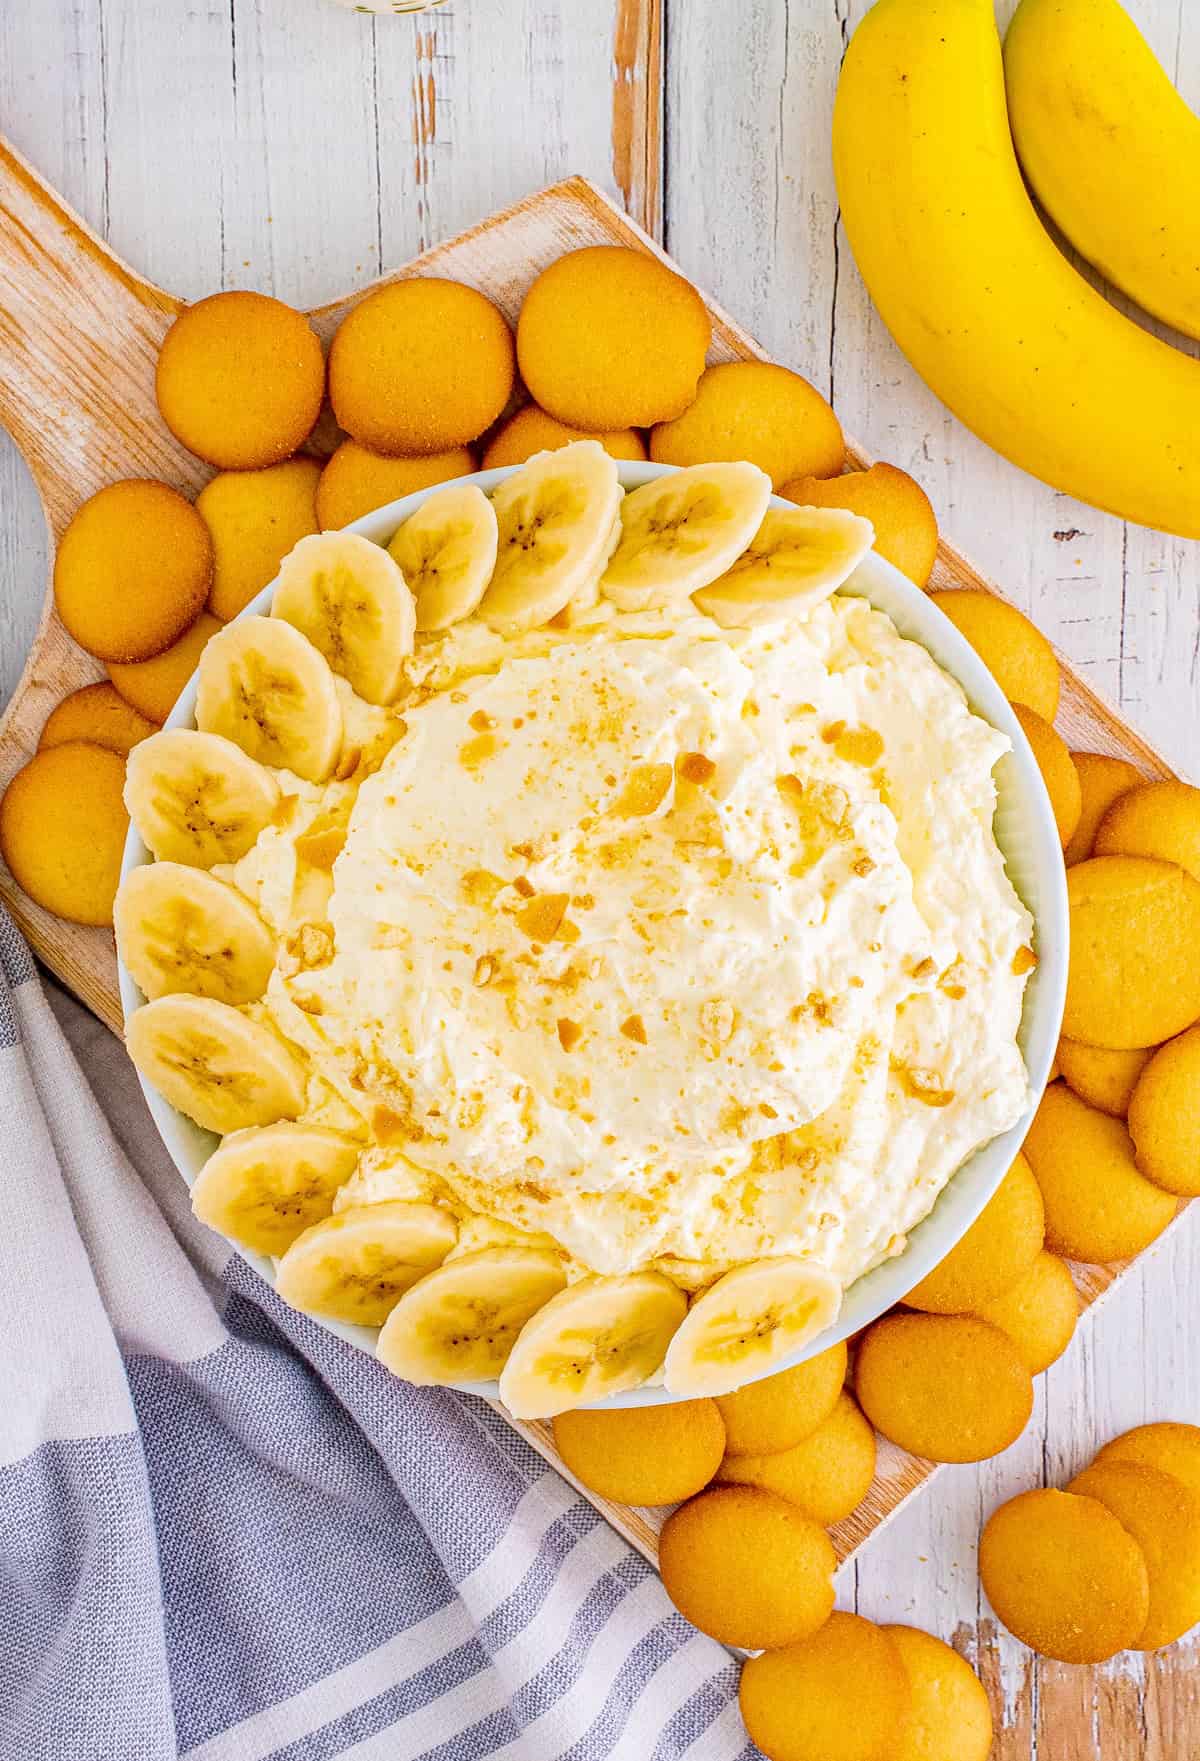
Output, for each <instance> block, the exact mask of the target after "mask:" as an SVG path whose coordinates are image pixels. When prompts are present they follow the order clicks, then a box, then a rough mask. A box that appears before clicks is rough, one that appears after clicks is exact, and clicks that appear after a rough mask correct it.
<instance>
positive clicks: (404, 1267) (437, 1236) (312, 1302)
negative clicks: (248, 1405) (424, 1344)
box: [275, 1198, 456, 1327]
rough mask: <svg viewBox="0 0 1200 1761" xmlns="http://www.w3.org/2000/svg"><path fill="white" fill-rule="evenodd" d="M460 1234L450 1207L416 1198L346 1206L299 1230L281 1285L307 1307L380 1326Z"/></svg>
mask: <svg viewBox="0 0 1200 1761" xmlns="http://www.w3.org/2000/svg"><path fill="white" fill-rule="evenodd" d="M455 1234H456V1230H455V1227H454V1220H453V1218H452V1217H450V1216H449V1215H448V1214H447V1212H445V1211H442V1210H439V1209H438V1207H437V1206H436V1205H426V1204H414V1203H413V1202H412V1201H411V1200H409V1199H402V1198H399V1199H385V1200H384V1201H383V1202H382V1203H381V1204H377V1205H359V1206H357V1207H356V1208H355V1209H353V1210H348V1211H339V1212H338V1214H337V1216H336V1217H329V1218H327V1219H326V1220H325V1221H324V1222H323V1223H314V1224H313V1225H312V1227H311V1228H310V1229H306V1230H305V1231H304V1233H303V1235H300V1236H297V1238H296V1240H295V1241H294V1242H293V1243H292V1245H291V1247H289V1248H288V1250H287V1252H286V1253H285V1254H284V1256H283V1258H282V1259H281V1260H280V1262H279V1270H278V1272H277V1273H276V1275H275V1289H276V1290H277V1291H278V1293H279V1295H280V1296H282V1298H283V1300H284V1301H285V1302H290V1303H291V1305H292V1307H293V1308H297V1309H303V1310H304V1311H305V1313H306V1314H310V1315H326V1316H327V1317H328V1318H329V1319H330V1320H331V1321H349V1322H350V1323H352V1324H353V1325H355V1326H358V1327H379V1326H382V1325H383V1323H384V1321H386V1320H387V1318H388V1316H389V1315H390V1314H391V1312H392V1310H393V1309H394V1308H395V1306H396V1304H397V1302H398V1301H399V1300H400V1298H401V1297H402V1296H403V1295H404V1292H405V1291H406V1290H408V1289H409V1287H410V1286H411V1285H413V1284H415V1283H416V1282H417V1279H418V1278H422V1277H424V1275H425V1273H426V1272H428V1271H429V1270H430V1269H431V1267H433V1266H436V1265H439V1264H440V1262H441V1261H442V1260H444V1259H445V1257H446V1255H447V1254H448V1253H449V1251H450V1249H451V1248H452V1247H453V1246H454V1237H455Z"/></svg>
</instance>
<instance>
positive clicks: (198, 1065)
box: [125, 997, 304, 1137]
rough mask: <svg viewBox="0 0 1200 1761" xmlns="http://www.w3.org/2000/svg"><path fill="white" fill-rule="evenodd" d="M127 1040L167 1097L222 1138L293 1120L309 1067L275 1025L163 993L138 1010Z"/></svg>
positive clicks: (149, 1078) (195, 999)
mask: <svg viewBox="0 0 1200 1761" xmlns="http://www.w3.org/2000/svg"><path fill="white" fill-rule="evenodd" d="M125 1044H126V1046H127V1048H128V1051H129V1056H130V1057H131V1058H132V1059H133V1061H134V1063H135V1064H136V1065H137V1067H138V1069H139V1070H140V1071H141V1073H142V1075H143V1076H144V1077H145V1078H146V1081H147V1082H149V1083H150V1084H152V1086H153V1087H154V1088H156V1089H157V1090H158V1092H159V1094H160V1095H162V1097H163V1099H164V1100H165V1101H168V1102H170V1104H171V1106H173V1107H177V1108H178V1110H179V1111H180V1112H181V1113H186V1114H187V1116H188V1118H189V1119H194V1120H195V1121H196V1124H197V1125H202V1126H203V1127H204V1128H205V1130H206V1131H216V1132H219V1133H220V1134H221V1136H222V1137H224V1136H225V1135H226V1133H227V1132H230V1131H240V1130H242V1128H243V1127H244V1126H248V1125H274V1123H275V1122H276V1120H277V1119H294V1118H295V1117H296V1115H297V1113H299V1112H300V1110H301V1108H302V1107H303V1106H304V1071H303V1069H302V1068H301V1066H300V1063H299V1061H298V1060H297V1059H296V1058H295V1057H294V1056H293V1054H292V1052H291V1050H290V1049H289V1048H288V1046H286V1045H285V1044H284V1042H283V1040H281V1039H280V1038H279V1036H278V1034H275V1033H272V1032H271V1029H270V1028H269V1027H264V1026H262V1024H261V1023H260V1022H257V1021H252V1020H250V1018H249V1017H248V1016H246V1015H242V1014H239V1012H238V1011H237V1010H236V1009H234V1008H231V1007H230V1005H229V1004H228V1003H218V1002H216V1001H214V999H213V998H212V997H158V998H156V999H155V1001H154V1002H152V1003H144V1004H143V1005H142V1007H141V1008H140V1009H137V1010H135V1011H134V1013H133V1014H132V1015H131V1016H130V1017H129V1020H128V1021H127V1022H126V1024H125Z"/></svg>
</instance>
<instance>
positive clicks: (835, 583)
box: [693, 507, 875, 629]
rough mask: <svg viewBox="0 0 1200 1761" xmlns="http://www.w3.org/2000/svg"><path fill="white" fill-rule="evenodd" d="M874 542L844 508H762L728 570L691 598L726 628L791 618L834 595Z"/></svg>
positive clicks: (865, 523)
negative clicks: (756, 524) (760, 519)
mask: <svg viewBox="0 0 1200 1761" xmlns="http://www.w3.org/2000/svg"><path fill="white" fill-rule="evenodd" d="M874 542H875V528H874V526H872V524H871V522H870V520H864V519H863V518H862V517H861V515H859V514H852V513H850V511H849V510H848V509H847V508H809V507H794V508H768V509H767V511H766V513H765V515H764V516H763V522H762V525H761V526H760V527H759V528H758V531H757V532H756V533H755V535H754V537H753V538H752V539H751V540H750V543H749V544H748V545H747V546H746V548H745V550H744V551H743V552H742V554H741V556H739V557H738V559H737V561H736V562H735V563H734V565H733V567H732V568H730V569H727V570H726V572H725V574H723V575H722V576H720V578H719V579H718V580H716V581H714V582H713V583H712V586H711V587H703V588H701V590H700V592H699V593H697V594H694V595H693V597H694V599H695V602H696V604H697V605H698V606H699V608H700V610H701V611H703V612H707V613H708V615H709V617H710V618H715V619H716V621H717V623H718V624H722V625H724V627H725V628H726V629H733V628H735V627H738V626H743V625H747V624H771V623H776V622H777V621H778V620H779V619H780V618H792V617H797V616H798V615H799V614H800V613H801V612H805V611H809V610H810V609H811V608H812V607H813V606H814V605H819V604H820V603H821V601H822V600H823V599H828V598H829V595H830V594H831V593H836V592H837V590H838V588H839V587H840V586H841V585H842V583H843V582H844V581H845V580H846V578H847V577H848V576H849V575H851V574H853V572H854V570H855V569H856V568H857V567H858V565H859V563H860V562H861V561H862V559H863V558H864V556H866V554H867V552H868V551H869V550H870V548H871V546H872V545H873V544H874Z"/></svg>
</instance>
